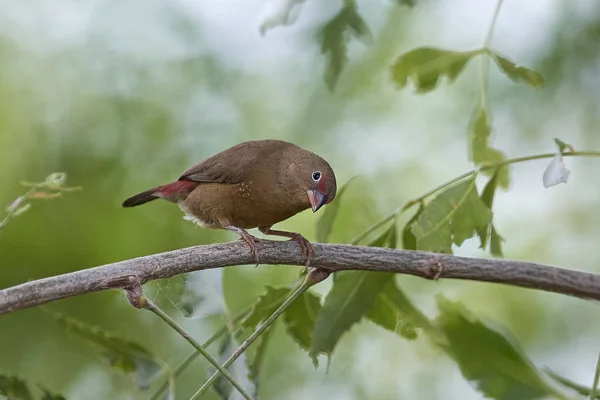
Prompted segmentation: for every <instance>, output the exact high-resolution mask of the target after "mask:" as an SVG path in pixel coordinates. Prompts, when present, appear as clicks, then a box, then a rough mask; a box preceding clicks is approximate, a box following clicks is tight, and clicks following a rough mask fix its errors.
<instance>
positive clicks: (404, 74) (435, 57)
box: [392, 47, 479, 93]
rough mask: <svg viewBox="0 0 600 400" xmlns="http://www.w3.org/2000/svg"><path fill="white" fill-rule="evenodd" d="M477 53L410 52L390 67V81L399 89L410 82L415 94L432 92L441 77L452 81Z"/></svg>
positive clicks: (421, 48)
mask: <svg viewBox="0 0 600 400" xmlns="http://www.w3.org/2000/svg"><path fill="white" fill-rule="evenodd" d="M477 54H479V50H477V51H467V52H454V51H448V50H442V49H436V48H432V47H419V48H416V49H413V50H410V51H408V52H406V53H404V54H402V55H401V56H400V57H398V58H397V59H396V62H395V63H394V65H393V66H392V79H393V80H394V82H395V83H396V84H397V85H398V87H399V88H400V89H402V88H404V87H405V86H406V84H407V82H408V80H409V79H410V80H412V82H413V85H414V87H415V90H416V92H417V93H426V92H430V91H432V90H434V89H435V88H436V87H437V85H438V83H439V80H440V78H441V77H442V76H446V77H447V79H448V82H450V83H451V82H454V80H455V79H456V78H457V77H458V75H460V73H461V72H462V71H463V70H464V68H465V67H466V66H467V63H468V62H469V61H470V60H471V58H473V56H475V55H477Z"/></svg>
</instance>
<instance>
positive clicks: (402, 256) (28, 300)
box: [0, 240, 600, 314]
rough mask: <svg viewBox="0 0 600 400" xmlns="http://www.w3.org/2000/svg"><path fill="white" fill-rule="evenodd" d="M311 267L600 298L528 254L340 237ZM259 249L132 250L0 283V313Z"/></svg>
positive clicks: (274, 254) (267, 244)
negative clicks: (456, 251)
mask: <svg viewBox="0 0 600 400" xmlns="http://www.w3.org/2000/svg"><path fill="white" fill-rule="evenodd" d="M312 246H313V250H314V254H313V256H312V259H311V267H314V268H322V269H325V270H327V271H331V272H335V271H342V270H364V271H380V272H394V273H399V274H409V275H415V276H420V277H422V278H426V279H438V278H450V279H466V280H474V281H482V282H493V283H504V284H508V285H512V286H520V287H526V288H533V289H538V290H545V291H548V292H554V293H561V294H565V295H570V296H575V297H580V298H584V299H595V300H600V275H596V274H591V273H587V272H578V271H572V270H567V269H562V268H556V267H551V266H547V265H541V264H534V263H530V262H522V261H508V260H497V259H478V258H468V257H457V256H452V255H447V254H436V253H428V252H422V251H409V250H395V249H386V248H376V247H364V246H352V245H341V244H313V245H312ZM260 261H261V264H285V265H304V261H305V259H304V256H303V255H302V252H301V250H300V247H299V246H298V245H297V243H295V242H290V241H270V240H261V246H260ZM252 263H253V257H252V255H251V254H250V252H249V251H248V248H247V247H246V245H245V244H244V243H243V242H241V241H234V242H228V243H220V244H212V245H206V246H195V247H189V248H185V249H180V250H175V251H169V252H166V253H160V254H154V255H150V256H145V257H140V258H134V259H131V260H126V261H120V262H116V263H113V264H107V265H102V266H99V267H95V268H90V269H85V270H82V271H76V272H71V273H68V274H64V275H58V276H54V277H49V278H44V279H39V280H36V281H31V282H27V283H23V284H21V285H17V286H13V287H10V288H7V289H3V290H0V314H5V313H9V312H11V311H17V310H21V309H24V308H28V307H34V306H38V305H41V304H46V303H49V302H52V301H56V300H59V299H63V298H66V297H71V296H78V295H81V294H85V293H92V292H98V291H101V290H108V289H127V288H130V287H132V285H135V284H136V282H141V283H142V284H143V283H146V282H149V281H152V280H155V279H161V278H169V277H172V276H175V275H179V274H183V273H186V272H192V271H198V270H204V269H210V268H221V267H226V266H235V265H249V264H252Z"/></svg>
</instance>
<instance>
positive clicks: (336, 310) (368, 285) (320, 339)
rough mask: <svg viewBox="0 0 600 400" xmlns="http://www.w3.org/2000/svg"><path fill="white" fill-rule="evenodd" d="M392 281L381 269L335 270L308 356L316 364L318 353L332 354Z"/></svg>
mask: <svg viewBox="0 0 600 400" xmlns="http://www.w3.org/2000/svg"><path fill="white" fill-rule="evenodd" d="M389 280H390V275H388V274H386V273H381V272H369V271H342V272H336V279H335V281H334V283H333V287H332V288H331V290H330V291H329V293H328V294H327V297H326V298H325V303H324V304H323V308H322V309H321V312H320V313H319V316H318V318H317V322H316V324H315V329H314V332H313V335H312V336H313V337H312V342H311V345H310V351H309V356H310V357H311V358H312V360H313V364H314V365H315V366H317V365H318V359H317V357H318V356H319V354H326V355H327V356H328V357H330V356H331V354H332V353H333V350H334V349H335V346H336V345H337V343H338V341H339V340H340V338H341V337H342V335H343V334H344V333H345V332H346V331H348V330H349V329H350V328H351V327H352V326H353V325H354V324H355V323H357V322H358V321H360V319H361V318H362V317H363V316H364V315H365V314H366V312H367V311H368V310H369V309H371V307H373V304H374V302H375V299H376V298H377V296H378V295H379V293H380V292H381V290H382V289H383V287H384V286H385V284H386V283H387V282H388V281H389Z"/></svg>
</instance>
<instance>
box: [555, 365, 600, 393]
mask: <svg viewBox="0 0 600 400" xmlns="http://www.w3.org/2000/svg"><path fill="white" fill-rule="evenodd" d="M544 372H546V374H548V376H550V377H551V378H552V379H554V380H555V381H556V382H558V383H560V384H561V385H563V386H565V387H568V388H569V389H572V390H574V391H576V392H577V393H579V394H580V395H582V396H586V397H589V396H590V395H591V394H592V388H591V387H588V386H584V385H581V384H579V383H577V382H575V381H572V380H570V379H568V378H565V377H564V376H562V375H559V374H557V373H556V372H554V371H552V370H550V369H547V368H546V369H544ZM595 397H596V398H597V399H600V393H596V396H595Z"/></svg>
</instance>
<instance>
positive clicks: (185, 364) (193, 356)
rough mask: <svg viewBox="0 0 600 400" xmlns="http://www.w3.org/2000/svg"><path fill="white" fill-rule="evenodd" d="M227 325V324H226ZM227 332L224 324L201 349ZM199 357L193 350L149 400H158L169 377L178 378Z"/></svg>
mask: <svg viewBox="0 0 600 400" xmlns="http://www.w3.org/2000/svg"><path fill="white" fill-rule="evenodd" d="M246 314H248V311H246V312H243V313H241V314H240V315H238V316H236V317H235V318H233V319H232V321H231V323H232V324H235V323H237V322H239V321H240V320H241V319H243V318H244V317H245V316H246ZM228 324H229V322H228ZM228 331H229V329H228V326H227V324H226V325H224V326H223V327H221V329H219V330H218V331H216V332H215V333H214V334H213V335H212V336H211V337H209V338H208V339H206V341H205V342H204V343H202V347H203V348H207V347H208V346H210V345H211V344H213V343H214V342H215V341H217V339H219V338H220V337H221V336H223V335H225V334H226V333H227V332H228ZM199 355H200V352H199V351H198V350H195V351H194V352H193V353H192V354H190V355H189V356H187V357H186V358H185V360H183V361H182V362H181V363H180V364H179V365H178V366H177V367H176V368H175V369H174V370H173V373H172V374H170V375H169V376H168V379H167V380H165V382H163V384H162V385H160V387H159V388H158V389H156V392H154V394H153V395H152V397H150V400H158V399H159V398H160V396H161V395H162V394H163V392H164V391H165V390H167V389H168V388H169V385H170V379H171V377H172V378H173V379H174V378H176V377H177V376H179V374H181V373H182V372H183V371H184V370H185V369H186V368H187V367H188V365H190V364H191V363H192V361H194V360H195V359H196V358H197V357H198V356H199Z"/></svg>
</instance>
